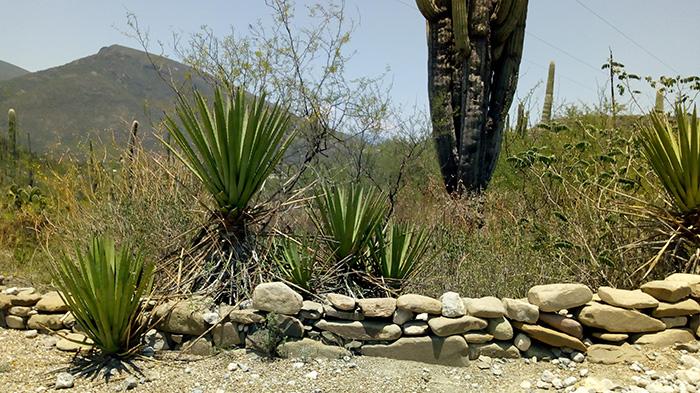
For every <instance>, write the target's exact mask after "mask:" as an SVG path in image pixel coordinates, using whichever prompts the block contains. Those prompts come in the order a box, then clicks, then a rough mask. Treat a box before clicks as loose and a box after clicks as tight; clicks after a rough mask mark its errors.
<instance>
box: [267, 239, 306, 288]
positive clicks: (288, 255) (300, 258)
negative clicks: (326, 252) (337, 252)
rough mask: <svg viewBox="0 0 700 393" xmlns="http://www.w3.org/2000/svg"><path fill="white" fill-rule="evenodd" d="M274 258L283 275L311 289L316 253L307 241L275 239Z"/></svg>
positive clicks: (288, 279) (296, 283)
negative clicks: (307, 244)
mask: <svg viewBox="0 0 700 393" xmlns="http://www.w3.org/2000/svg"><path fill="white" fill-rule="evenodd" d="M273 259H274V261H275V264H276V265H277V268H278V269H279V271H280V273H281V275H282V277H283V278H284V279H285V280H287V281H289V282H291V283H293V284H295V285H298V286H299V287H301V288H304V289H307V290H308V289H311V280H312V279H313V268H314V260H315V255H314V253H313V252H310V250H309V247H307V246H306V244H305V243H301V244H300V243H297V242H296V241H294V240H292V239H288V238H284V239H282V240H278V241H275V244H274V246H273Z"/></svg>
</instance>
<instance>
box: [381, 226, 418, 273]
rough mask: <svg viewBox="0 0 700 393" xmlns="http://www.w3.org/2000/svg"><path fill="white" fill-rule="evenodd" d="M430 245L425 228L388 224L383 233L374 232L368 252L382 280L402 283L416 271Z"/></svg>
mask: <svg viewBox="0 0 700 393" xmlns="http://www.w3.org/2000/svg"><path fill="white" fill-rule="evenodd" d="M430 245H431V242H430V237H429V235H428V232H427V231H426V230H425V229H422V228H418V227H416V226H413V225H407V224H396V223H389V224H388V225H387V227H386V229H385V230H384V231H381V230H377V232H376V236H375V241H374V242H373V243H372V246H371V248H370V249H371V255H372V260H373V261H375V263H376V264H377V266H376V267H377V271H378V273H379V274H380V275H381V277H382V278H385V279H392V280H404V279H406V278H408V277H410V276H411V275H412V274H413V273H415V272H416V271H417V269H418V268H419V266H420V263H421V261H422V260H423V258H424V257H425V256H426V254H427V253H428V251H429V249H430Z"/></svg>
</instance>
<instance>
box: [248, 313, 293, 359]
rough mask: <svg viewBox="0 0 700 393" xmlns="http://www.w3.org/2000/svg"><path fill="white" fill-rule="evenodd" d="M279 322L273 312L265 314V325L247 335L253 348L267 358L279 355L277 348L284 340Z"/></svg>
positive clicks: (278, 318)
mask: <svg viewBox="0 0 700 393" xmlns="http://www.w3.org/2000/svg"><path fill="white" fill-rule="evenodd" d="M280 324H281V321H280V317H279V316H278V315H277V314H275V313H273V312H271V313H269V314H267V317H266V318H265V326H264V327H262V328H260V329H258V330H256V331H254V332H253V333H252V334H250V335H248V342H250V343H251V344H252V346H253V350H254V351H256V352H258V353H259V354H261V355H263V356H265V357H267V358H268V359H273V358H276V357H279V356H280V354H279V352H278V350H277V349H278V348H279V346H280V345H281V344H283V343H284V340H285V336H284V331H283V330H282V328H281V326H280Z"/></svg>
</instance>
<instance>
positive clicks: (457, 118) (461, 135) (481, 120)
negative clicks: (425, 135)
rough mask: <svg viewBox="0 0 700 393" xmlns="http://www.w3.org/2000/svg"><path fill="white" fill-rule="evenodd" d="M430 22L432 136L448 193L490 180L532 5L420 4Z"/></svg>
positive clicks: (498, 1) (515, 1)
mask: <svg viewBox="0 0 700 393" xmlns="http://www.w3.org/2000/svg"><path fill="white" fill-rule="evenodd" d="M416 4H417V6H418V9H419V10H420V12H421V14H422V15H423V16H424V17H425V19H426V20H427V41H428V96H429V99H430V117H431V122H432V125H433V139H434V140H435V145H436V149H437V153H438V160H439V164H440V170H441V172H442V177H443V180H444V183H445V188H446V189H447V191H448V192H449V193H455V194H461V193H463V192H464V191H480V190H483V189H484V188H485V187H486V186H487V185H488V183H489V181H490V180H491V176H492V174H493V170H494V168H495V165H496V161H497V159H498V155H499V153H500V149H501V142H502V139H503V129H504V126H505V120H506V115H507V113H508V110H509V108H510V105H511V103H512V102H513V95H514V93H515V87H516V85H517V82H518V71H519V68H520V59H521V56H522V50H523V39H524V34H525V19H526V16H527V5H528V0H416Z"/></svg>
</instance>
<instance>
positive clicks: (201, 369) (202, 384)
mask: <svg viewBox="0 0 700 393" xmlns="http://www.w3.org/2000/svg"><path fill="white" fill-rule="evenodd" d="M48 339H49V338H48V337H47V336H42V335H40V336H39V337H37V338H33V339H30V338H25V337H24V334H23V333H22V332H19V331H14V330H5V329H2V328H0V392H2V393H12V392H22V393H24V392H42V391H53V390H54V385H55V383H56V378H57V373H58V372H60V371H62V370H61V369H65V367H66V366H67V365H69V364H70V361H71V359H72V358H73V356H72V355H70V354H66V353H62V352H60V351H58V350H56V349H54V348H50V347H48V346H47V340H48ZM680 356H682V353H681V352H679V351H674V350H670V349H669V350H658V351H655V352H652V351H649V352H647V357H648V358H650V359H654V360H650V359H648V360H647V361H645V362H642V364H639V365H636V366H635V365H633V366H632V367H631V366H630V365H623V364H620V365H614V366H606V365H598V364H590V363H588V362H584V363H582V364H575V363H572V364H570V365H569V367H568V368H565V367H562V366H563V365H560V364H554V363H551V362H537V363H532V362H530V361H529V360H528V361H526V360H524V359H518V360H509V361H502V362H501V361H499V360H494V361H492V363H490V364H488V363H486V362H481V361H475V362H472V363H471V364H470V366H469V367H465V368H451V367H443V366H435V365H427V364H422V363H415V362H405V361H396V360H388V359H380V358H369V357H355V358H346V359H345V360H321V359H318V360H311V361H308V362H301V361H299V360H294V359H284V360H275V361H267V360H263V359H261V358H259V357H257V356H256V355H254V354H250V353H245V351H243V350H236V351H228V352H223V353H220V354H218V355H216V356H212V357H208V358H185V357H182V356H180V357H178V353H176V352H165V353H162V354H159V355H158V356H157V357H156V358H155V360H139V361H136V365H137V366H138V367H140V368H141V370H142V372H143V376H140V377H139V376H137V377H136V378H135V379H134V378H133V377H130V376H129V375H126V374H125V373H122V374H117V375H115V376H114V377H113V378H112V379H111V381H110V382H108V383H107V382H105V381H104V379H103V378H102V377H99V378H97V379H94V380H89V379H76V380H75V385H74V387H73V388H72V389H70V390H66V391H70V392H114V391H121V390H125V389H126V385H127V384H128V381H129V380H131V382H132V384H133V387H132V388H131V391H133V392H178V393H209V392H211V393H218V392H308V393H311V392H318V393H321V392H382V393H390V392H509V393H513V392H523V391H527V390H528V389H526V388H523V387H522V386H523V383H525V384H527V383H528V382H529V383H530V384H531V385H532V390H533V391H535V390H536V388H535V387H536V384H537V382H538V381H541V380H542V379H544V376H545V375H549V376H550V377H551V376H552V375H554V376H555V377H557V378H559V379H560V380H562V381H563V380H565V379H566V378H568V377H575V378H576V384H575V385H574V386H580V385H582V384H585V383H592V382H594V380H602V379H604V378H607V379H610V380H611V381H613V382H615V383H618V384H620V385H623V386H630V385H634V384H635V381H634V380H633V378H635V377H634V376H636V378H640V377H643V376H644V375H645V371H646V372H647V373H648V374H647V375H650V372H649V370H654V371H655V372H656V375H659V376H663V375H667V374H668V375H671V374H673V373H674V372H675V371H676V370H678V369H679V368H681V366H680V363H679V358H680ZM487 360H488V359H487ZM640 367H641V368H640ZM584 370H588V375H587V376H584V377H582V376H581V374H582V372H583V373H585V372H586V371H584ZM548 372H551V374H549V373H548ZM655 378H656V377H655ZM571 380H572V379H570V381H571ZM649 380H651V378H649ZM662 380H663V378H662ZM573 389H574V387H571V388H569V390H573ZM540 391H542V390H540ZM552 391H554V390H552Z"/></svg>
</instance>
